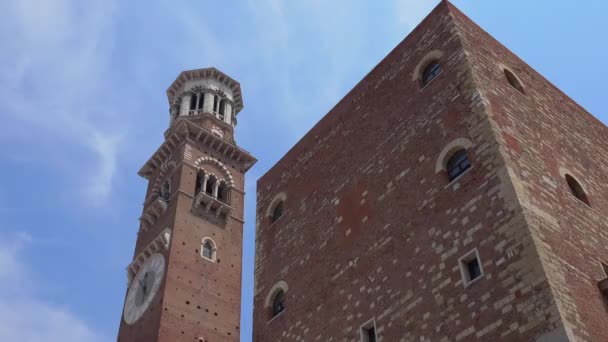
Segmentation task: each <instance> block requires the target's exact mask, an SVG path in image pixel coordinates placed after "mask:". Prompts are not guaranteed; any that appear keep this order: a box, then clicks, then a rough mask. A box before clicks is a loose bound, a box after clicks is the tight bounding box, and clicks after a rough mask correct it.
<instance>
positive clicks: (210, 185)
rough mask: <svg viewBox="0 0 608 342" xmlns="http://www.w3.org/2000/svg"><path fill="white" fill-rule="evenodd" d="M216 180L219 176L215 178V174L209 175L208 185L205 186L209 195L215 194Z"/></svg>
mask: <svg viewBox="0 0 608 342" xmlns="http://www.w3.org/2000/svg"><path fill="white" fill-rule="evenodd" d="M216 182H217V178H215V176H213V175H211V176H209V178H208V179H207V187H206V188H205V192H206V193H207V194H208V195H211V196H213V189H214V187H215V183H216Z"/></svg>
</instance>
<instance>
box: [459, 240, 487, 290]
mask: <svg viewBox="0 0 608 342" xmlns="http://www.w3.org/2000/svg"><path fill="white" fill-rule="evenodd" d="M473 259H477V263H478V264H479V277H477V278H475V279H471V278H470V277H471V276H470V274H469V270H468V269H467V265H468V263H469V262H471V261H472V260H473ZM458 268H459V269H460V275H461V277H462V284H463V286H464V288H465V289H466V288H467V287H469V286H471V285H473V284H474V283H476V282H478V281H480V280H481V279H483V277H484V275H485V272H484V270H483V262H482V261H481V258H480V257H479V250H478V249H477V248H473V249H472V250H470V251H469V252H468V253H466V254H465V255H463V256H461V257H460V258H458Z"/></svg>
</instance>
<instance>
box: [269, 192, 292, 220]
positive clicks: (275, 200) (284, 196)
mask: <svg viewBox="0 0 608 342" xmlns="http://www.w3.org/2000/svg"><path fill="white" fill-rule="evenodd" d="M286 200H287V194H286V193H285V192H281V193H278V194H277V195H276V196H274V198H273V199H272V201H271V202H270V205H269V206H268V209H266V217H270V216H272V212H273V210H274V208H275V207H276V205H277V204H279V202H283V203H285V201H286Z"/></svg>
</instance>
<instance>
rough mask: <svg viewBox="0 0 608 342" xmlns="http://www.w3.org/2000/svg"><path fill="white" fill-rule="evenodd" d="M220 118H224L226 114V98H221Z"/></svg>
mask: <svg viewBox="0 0 608 342" xmlns="http://www.w3.org/2000/svg"><path fill="white" fill-rule="evenodd" d="M218 114H219V119H220V120H222V121H223V120H224V115H225V114H226V100H220V108H219V110H218Z"/></svg>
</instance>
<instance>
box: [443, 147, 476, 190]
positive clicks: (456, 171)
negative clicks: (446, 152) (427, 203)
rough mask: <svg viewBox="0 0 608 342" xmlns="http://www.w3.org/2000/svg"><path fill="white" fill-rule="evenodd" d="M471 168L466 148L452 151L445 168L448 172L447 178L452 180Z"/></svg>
mask: <svg viewBox="0 0 608 342" xmlns="http://www.w3.org/2000/svg"><path fill="white" fill-rule="evenodd" d="M470 168H471V161H470V160H469V155H468V153H467V150H465V149H460V150H458V151H456V153H454V154H453V155H452V156H451V157H450V159H448V162H447V165H446V169H447V172H448V179H449V180H450V182H451V181H453V180H454V179H456V178H458V176H460V175H462V174H463V173H464V172H465V171H466V170H468V169H470Z"/></svg>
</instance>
